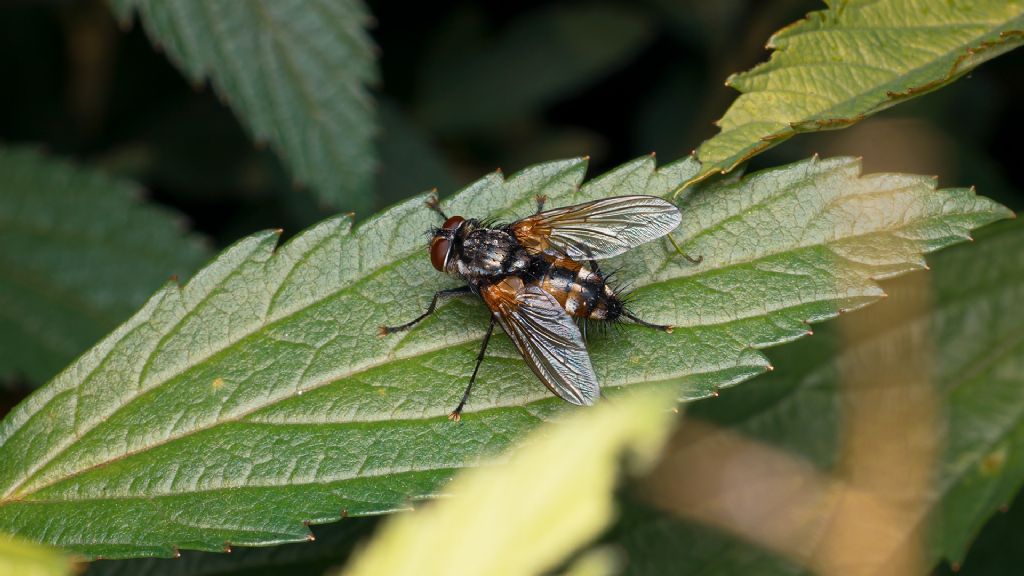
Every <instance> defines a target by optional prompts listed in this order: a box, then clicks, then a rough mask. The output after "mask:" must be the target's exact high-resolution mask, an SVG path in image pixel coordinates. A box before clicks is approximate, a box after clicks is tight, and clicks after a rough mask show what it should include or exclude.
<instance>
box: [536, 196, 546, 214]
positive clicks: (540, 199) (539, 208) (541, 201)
mask: <svg viewBox="0 0 1024 576" xmlns="http://www.w3.org/2000/svg"><path fill="white" fill-rule="evenodd" d="M535 198H536V199H537V211H536V212H534V214H540V213H541V212H543V211H544V204H545V203H546V202H547V201H548V197H547V196H545V195H543V194H537V196H535Z"/></svg>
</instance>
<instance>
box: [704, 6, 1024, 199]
mask: <svg viewBox="0 0 1024 576" xmlns="http://www.w3.org/2000/svg"><path fill="white" fill-rule="evenodd" d="M828 4H829V7H828V8H827V9H825V10H821V11H818V12H812V13H810V14H808V15H807V18H806V19H804V20H801V21H799V22H797V23H795V24H793V25H791V26H788V27H786V28H783V29H782V30H780V31H779V32H777V33H776V34H775V35H774V36H772V38H771V39H770V40H769V41H768V48H771V49H774V50H775V52H774V53H772V56H771V59H770V60H769V61H768V62H765V63H762V64H759V65H758V66H755V67H754V68H753V69H751V70H749V71H747V72H743V73H741V74H736V75H733V76H732V77H730V78H729V80H728V81H727V82H726V83H727V84H728V85H730V86H733V87H734V88H736V89H737V90H739V91H740V92H742V94H741V95H740V96H739V98H737V99H736V101H735V102H733V104H732V106H730V107H729V110H728V111H726V113H725V116H723V117H722V119H721V120H719V121H718V126H719V127H720V128H721V132H720V133H719V134H718V135H716V136H714V137H713V138H711V139H710V140H708V141H706V142H704V143H703V144H701V146H700V148H698V149H697V158H698V159H699V160H700V162H701V164H702V166H701V170H700V172H698V173H697V174H696V175H695V176H694V178H693V180H691V182H692V181H694V180H700V179H702V178H706V177H707V176H710V175H711V174H714V173H718V172H727V171H729V170H732V169H733V168H735V167H736V165H738V164H740V163H741V162H743V161H745V160H747V159H748V158H750V157H751V156H753V155H755V154H757V153H759V152H761V151H763V150H765V149H767V148H770V147H772V146H775V145H776V144H778V143H780V142H782V141H783V140H785V139H787V138H789V137H790V136H793V135H794V134H797V133H799V132H814V131H818V130H828V129H834V128H842V127H845V126H848V125H850V124H852V123H854V122H857V121H858V120H861V119H862V118H864V117H866V116H869V115H871V114H874V113H875V112H878V111H880V110H884V109H885V108H888V107H890V106H893V105H894V104H897V103H899V102H901V101H903V100H906V99H908V98H913V97H915V96H919V95H921V94H924V93H926V92H929V91H932V90H935V89H936V88H940V87H942V86H944V85H946V84H948V83H950V82H952V81H954V80H956V79H957V78H959V77H961V76H963V75H964V74H966V73H967V72H970V71H971V70H972V69H973V68H974V67H975V66H977V65H979V64H981V63H982V62H985V61H986V60H989V59H991V58H994V57H996V56H998V55H1000V54H1002V53H1004V52H1007V51H1009V50H1012V49H1014V48H1016V47H1018V46H1020V45H1021V43H1024V1H1022V0H955V1H936V0H848V1H843V0H832V1H830V2H828Z"/></svg>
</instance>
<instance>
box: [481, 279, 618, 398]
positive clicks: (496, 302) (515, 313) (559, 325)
mask: <svg viewBox="0 0 1024 576" xmlns="http://www.w3.org/2000/svg"><path fill="white" fill-rule="evenodd" d="M481 294H482V295H483V297H484V301H485V302H486V303H487V305H488V306H489V307H490V308H491V310H492V311H494V312H495V313H496V315H497V318H498V322H499V323H500V324H501V327H502V328H503V329H504V330H505V333H506V334H508V336H509V338H511V339H512V342H513V343H515V345H516V348H518V349H519V353H520V354H522V356H523V359H524V360H526V363H527V364H528V365H529V366H530V368H531V369H532V370H533V373H534V374H536V375H537V377H538V378H540V380H541V382H543V383H544V385H545V386H547V387H548V388H549V389H550V390H551V391H552V392H554V393H555V395H556V396H558V397H559V398H562V399H563V400H566V401H568V402H571V403H573V404H581V405H590V404H593V403H594V402H596V401H597V398H598V396H600V394H601V390H600V386H599V385H598V383H597V376H596V375H595V374H594V367H593V366H592V365H591V364H590V356H589V355H588V354H587V348H586V346H585V344H584V342H583V336H582V335H581V334H580V329H579V328H578V327H577V326H576V323H575V322H573V320H572V318H571V317H570V316H569V315H568V314H567V313H566V312H565V310H563V309H562V307H561V306H560V305H559V304H558V301H557V300H555V298H554V296H552V295H551V294H548V293H547V292H545V291H544V290H542V289H541V288H540V287H539V286H535V285H524V284H523V282H522V280H520V279H519V278H515V277H510V278H506V279H505V280H502V281H501V282H499V283H497V284H494V285H491V286H488V287H486V288H484V289H483V290H481Z"/></svg>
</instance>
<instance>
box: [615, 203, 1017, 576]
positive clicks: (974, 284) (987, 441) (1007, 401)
mask: <svg viewBox="0 0 1024 576" xmlns="http://www.w3.org/2000/svg"><path fill="white" fill-rule="evenodd" d="M986 232H988V233H983V234H979V241H978V242H977V243H976V244H972V245H970V246H961V247H957V248H955V249H952V250H949V251H946V252H943V253H941V254H939V255H937V256H936V257H935V258H934V259H933V260H932V262H931V263H932V265H933V272H932V276H931V278H930V279H929V280H930V282H928V283H927V285H922V284H921V283H920V282H917V281H910V279H905V278H904V279H900V280H898V281H895V282H893V283H890V284H887V285H886V289H887V291H888V292H889V294H890V296H891V298H889V300H888V301H887V302H884V303H881V304H879V305H877V306H873V307H871V308H870V309H868V310H865V311H864V312H860V313H858V315H863V316H865V318H863V319H861V321H862V322H863V323H867V324H876V325H877V326H880V327H881V329H880V330H879V331H877V332H874V333H872V332H868V333H867V334H862V335H861V337H860V338H858V339H856V340H855V341H854V342H852V344H851V343H849V342H846V340H847V339H848V337H849V332H846V333H841V332H840V330H836V329H835V327H834V326H833V325H829V326H824V327H823V328H822V329H821V330H819V331H817V332H816V333H815V335H814V337H812V338H809V339H807V340H805V341H802V342H800V343H798V344H795V345H793V346H788V347H785V348H782V349H780V350H779V351H778V353H774V354H772V357H773V359H774V360H775V362H776V363H775V365H776V366H777V367H778V369H777V370H776V371H775V372H774V373H772V374H770V375H767V376H766V377H764V378H760V379H758V381H757V384H756V386H748V387H744V389H742V390H736V391H728V392H726V393H723V394H722V397H721V398H719V399H718V400H716V401H715V402H708V403H700V404H697V405H695V406H693V408H692V409H691V410H690V414H689V416H690V417H692V418H700V419H706V420H711V421H713V422H716V423H718V424H720V425H726V426H728V427H729V428H730V429H731V430H734V431H740V432H744V433H746V434H748V435H749V436H750V437H752V438H756V439H758V440H761V441H765V442H769V443H771V445H773V446H775V447H781V448H784V449H786V450H787V451H789V452H790V453H792V454H794V455H798V456H800V457H803V458H805V459H806V460H807V461H809V462H811V463H813V464H814V465H815V466H817V467H818V468H819V469H822V470H833V469H836V468H838V467H839V466H840V465H841V462H840V461H839V460H838V456H839V454H841V452H842V451H841V450H840V445H841V443H842V438H841V434H842V433H841V423H842V422H843V421H844V418H846V417H847V416H844V412H845V407H846V406H848V405H849V404H850V402H851V401H856V397H851V396H850V394H859V395H861V396H864V397H874V398H877V397H878V396H877V391H875V390H871V389H870V387H864V388H860V389H854V390H852V391H850V390H849V389H847V391H846V392H844V391H843V390H842V387H841V384H840V381H841V380H842V379H843V378H847V377H849V373H850V372H851V371H854V372H855V371H857V370H863V369H864V366H863V362H864V361H865V359H868V358H874V359H877V358H878V357H879V353H878V351H880V350H881V351H884V350H905V349H906V343H907V342H928V341H929V340H932V341H933V346H934V358H933V364H932V381H933V382H934V386H935V390H936V392H937V394H938V399H939V403H938V406H939V410H938V412H937V414H938V416H939V419H938V426H937V429H938V430H942V431H944V437H945V447H944V448H943V450H942V451H941V452H940V455H939V456H940V457H939V458H938V461H937V462H936V471H935V474H934V478H935V479H936V480H935V482H936V484H935V485H934V489H933V490H931V491H928V492H924V493H922V495H926V496H927V498H928V500H929V503H928V507H927V512H928V513H927V514H926V515H923V516H922V517H921V521H922V522H923V523H924V526H925V532H926V534H927V537H926V538H925V543H926V547H925V550H924V560H925V561H926V562H927V563H928V564H929V565H931V564H934V563H937V562H939V561H940V559H946V560H949V561H951V562H960V561H962V560H963V558H964V555H965V552H966V550H967V547H968V545H969V544H970V542H971V540H972V539H973V538H974V535H975V534H976V533H977V532H978V530H979V529H980V527H981V525H982V524H983V523H984V522H985V521H986V520H987V519H988V518H989V517H990V516H991V515H992V514H993V513H994V512H995V511H996V510H997V509H998V508H999V507H1001V506H1005V505H1007V504H1008V503H1009V502H1010V501H1011V500H1012V499H1013V495H1014V494H1015V493H1016V491H1017V490H1018V488H1019V487H1020V486H1021V483H1022V482H1024V309H1022V308H1021V307H1020V306H1019V305H1018V304H1019V302H1021V301H1022V300H1024V223H1022V222H1020V221H1014V222H1009V223H1005V224H1001V225H998V227H993V229H990V230H986ZM928 285H930V290H927V288H928ZM922 298H923V299H925V300H928V299H929V298H930V299H931V301H932V303H933V304H932V306H931V307H929V308H924V309H921V310H919V311H918V313H915V314H910V315H908V314H907V313H906V311H905V310H903V308H904V306H905V305H906V303H908V302H914V301H921V299H922ZM867 351H873V352H867ZM844 394H845V396H846V397H845V398H844ZM870 394H875V396H869V395H870ZM907 430H908V427H901V428H898V429H892V430H885V431H884V433H885V434H887V435H889V437H890V438H892V441H893V442H894V443H896V444H899V443H901V442H905V441H907ZM748 464H749V463H748ZM866 464H867V465H870V462H868V463H866ZM693 465H694V466H699V464H698V463H694V464H693ZM847 466H848V464H847ZM918 527H920V526H916V525H915V526H914V528H918ZM877 528H878V529H879V530H887V529H889V528H891V527H883V526H879V527H877ZM889 535H890V536H891V537H893V538H894V539H896V537H897V535H895V534H891V533H890V534H889ZM899 536H909V534H906V533H904V534H901V535H899ZM614 539H615V540H617V541H619V542H620V543H622V544H624V545H625V546H626V548H627V549H629V551H630V554H629V556H630V558H633V559H634V563H633V565H632V566H631V571H633V572H634V573H637V574H662V573H664V572H665V571H666V570H667V569H669V568H670V567H672V566H679V565H684V566H689V567H690V568H691V569H692V570H694V571H699V572H700V573H701V574H746V573H749V570H750V567H751V566H758V567H759V569H758V573H759V574H794V573H803V571H802V570H801V569H800V568H799V567H797V566H795V565H794V564H792V563H790V562H789V561H786V560H782V559H779V558H773V557H772V556H771V555H770V554H769V553H767V552H764V551H761V550H759V549H757V548H755V547H753V546H751V545H749V544H745V543H743V542H741V541H739V540H734V539H732V538H729V537H726V536H723V535H720V534H718V533H716V532H714V531H712V530H710V529H707V528H698V527H697V526H695V525H693V524H689V523H685V522H683V521H680V520H676V519H673V518H672V517H671V516H668V515H666V514H665V513H659V512H656V511H654V510H651V509H649V508H647V507H638V508H635V509H630V511H629V513H628V514H627V515H626V517H625V518H624V520H623V521H622V523H621V524H620V525H619V527H618V528H617V530H616V532H615V536H614Z"/></svg>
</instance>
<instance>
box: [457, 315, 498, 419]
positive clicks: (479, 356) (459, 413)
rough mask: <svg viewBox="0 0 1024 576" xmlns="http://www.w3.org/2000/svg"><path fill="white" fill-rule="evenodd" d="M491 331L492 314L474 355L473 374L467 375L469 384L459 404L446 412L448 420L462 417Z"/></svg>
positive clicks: (492, 330)
mask: <svg viewBox="0 0 1024 576" xmlns="http://www.w3.org/2000/svg"><path fill="white" fill-rule="evenodd" d="M492 332H494V316H491V323H490V325H489V326H487V334H484V341H483V343H482V344H481V345H480V353H479V354H477V355H476V366H475V367H473V375H472V376H470V377H469V385H468V386H466V391H465V392H463V393H462V400H461V401H459V405H458V406H456V407H455V410H452V411H451V414H448V419H449V420H452V421H454V422H458V421H459V420H461V419H462V409H463V408H465V407H466V401H467V400H469V391H470V390H472V389H473V382H476V373H477V372H479V371H480V364H482V363H483V361H484V354H485V353H486V352H487V343H488V342H490V341H491V333H492Z"/></svg>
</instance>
